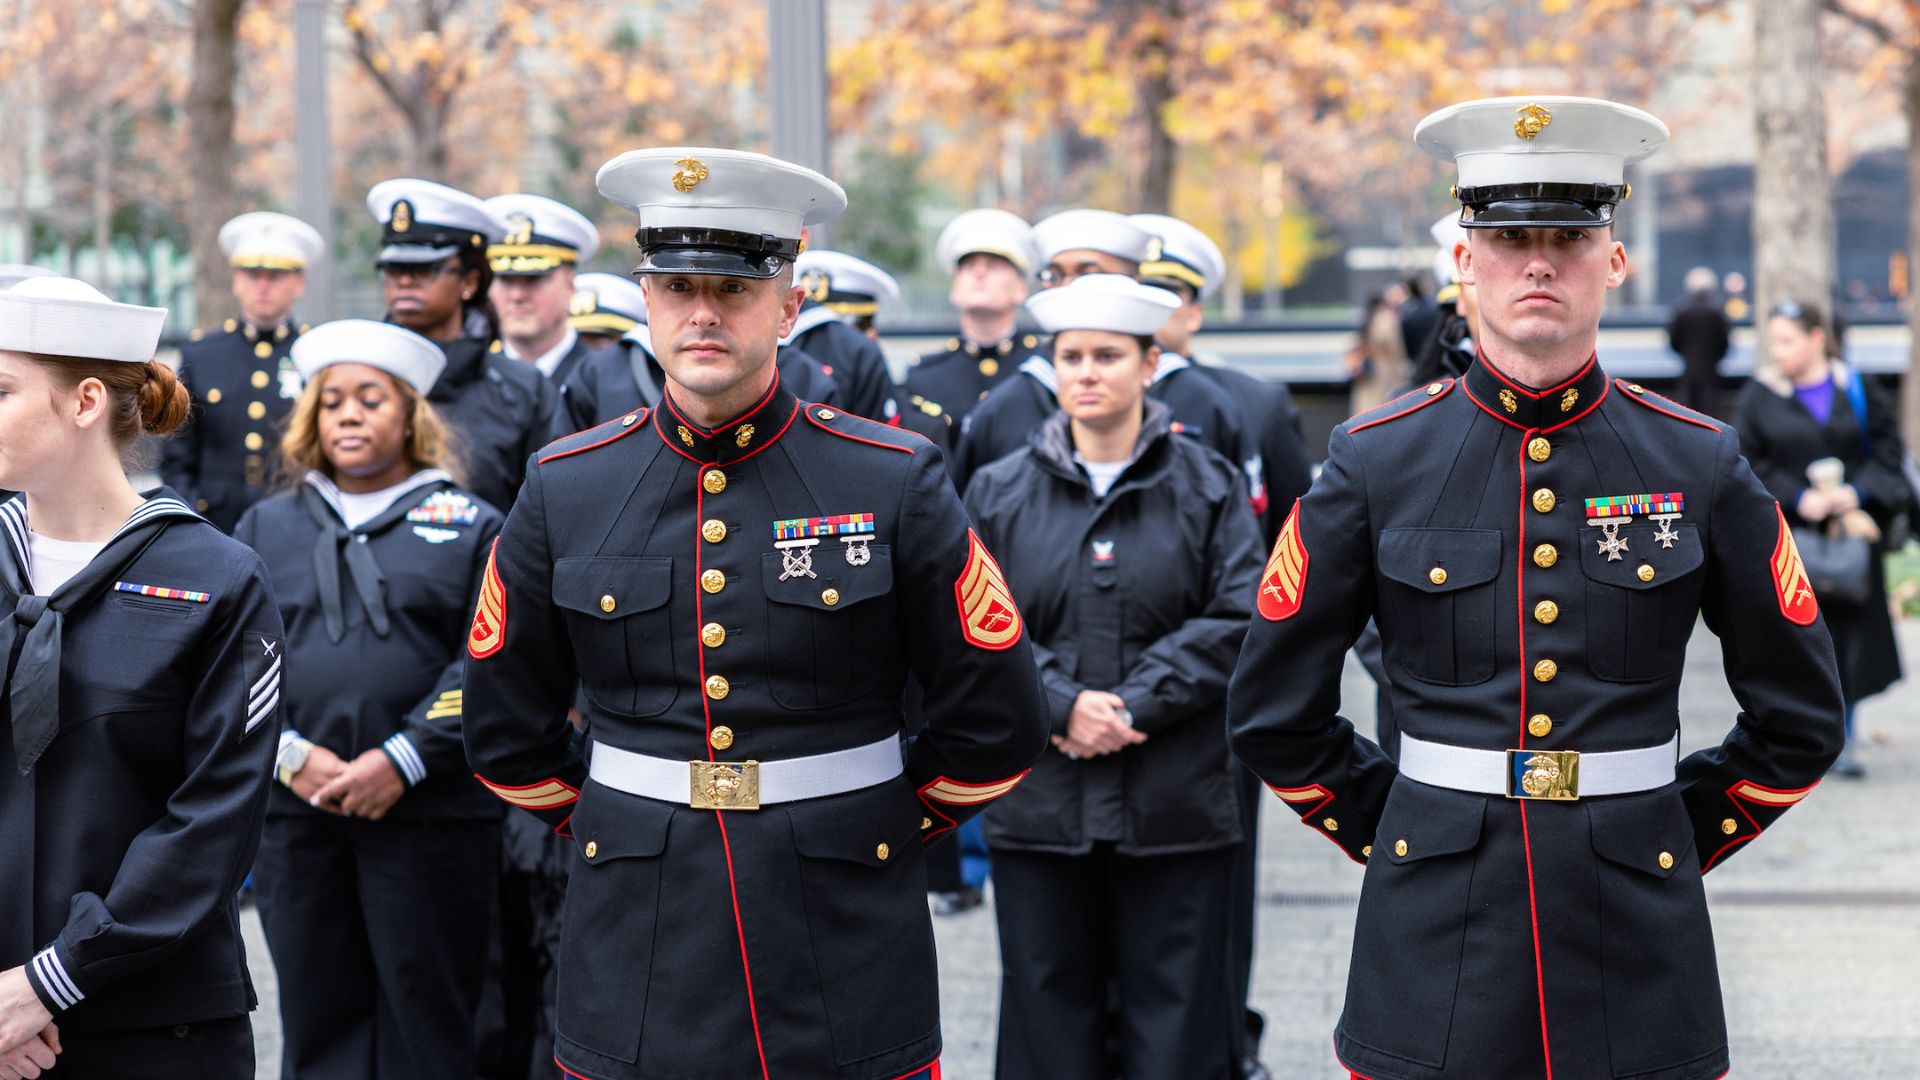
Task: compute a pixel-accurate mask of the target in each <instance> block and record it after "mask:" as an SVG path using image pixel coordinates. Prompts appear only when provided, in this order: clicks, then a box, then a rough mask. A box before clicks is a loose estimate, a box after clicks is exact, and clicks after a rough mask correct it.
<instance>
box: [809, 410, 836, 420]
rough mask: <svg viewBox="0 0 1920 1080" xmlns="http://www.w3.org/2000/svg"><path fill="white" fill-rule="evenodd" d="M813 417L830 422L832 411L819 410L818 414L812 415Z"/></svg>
mask: <svg viewBox="0 0 1920 1080" xmlns="http://www.w3.org/2000/svg"><path fill="white" fill-rule="evenodd" d="M813 415H815V416H817V417H819V418H820V419H822V420H831V419H833V410H832V409H821V410H820V411H819V412H816V413H814V414H813Z"/></svg>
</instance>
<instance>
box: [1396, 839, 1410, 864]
mask: <svg viewBox="0 0 1920 1080" xmlns="http://www.w3.org/2000/svg"><path fill="white" fill-rule="evenodd" d="M1393 853H1394V854H1395V855H1398V856H1400V857H1401V858H1403V859H1404V858H1406V857H1407V842H1406V841H1405V840H1395V841H1394V842H1393Z"/></svg>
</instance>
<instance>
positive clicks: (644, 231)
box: [595, 146, 847, 279]
mask: <svg viewBox="0 0 1920 1080" xmlns="http://www.w3.org/2000/svg"><path fill="white" fill-rule="evenodd" d="M595 180H596V182H597V183H598V184H599V186H600V194H602V195H605V196H606V197H607V198H608V199H611V200H612V201H614V202H616V203H618V204H620V205H621V206H624V207H626V208H627V209H629V210H632V211H633V212H635V213H637V214H639V215H640V228H639V230H638V231H636V232H635V233H634V234H633V239H634V242H635V243H636V244H638V245H639V247H640V265H638V266H636V267H634V268H633V272H634V273H635V274H663V273H665V274H716V275H723V276H726V277H742V278H760V279H766V278H771V277H775V276H777V275H778V274H779V273H780V271H781V270H782V269H784V268H785V267H786V265H787V264H788V263H790V262H792V261H793V259H794V258H795V257H796V256H798V255H799V254H800V252H801V251H803V250H805V248H806V244H805V243H804V241H803V240H802V239H801V230H802V229H803V228H805V227H806V226H809V225H821V224H824V223H826V222H829V221H832V220H834V219H835V218H837V217H839V216H840V215H841V214H843V213H845V212H846V209H847V193H846V192H845V191H842V190H841V189H840V185H839V184H836V183H834V182H833V181H831V180H829V179H827V178H826V177H824V176H821V175H820V174H819V173H817V172H814V171H813V170H812V169H808V168H805V167H803V166H800V165H795V164H793V163H792V162H790V161H781V160H780V159H779V158H772V157H768V156H767V155H765V154H754V153H749V152H747V151H745V150H723V149H719V148H716V147H708V146H658V147H652V148H650V149H646V150H629V151H627V152H626V153H624V154H621V155H620V156H619V157H617V158H614V159H613V160H612V161H609V162H607V163H606V164H605V165H602V166H600V172H599V175H598V176H597V177H596V178H595Z"/></svg>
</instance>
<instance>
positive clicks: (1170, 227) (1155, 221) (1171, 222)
mask: <svg viewBox="0 0 1920 1080" xmlns="http://www.w3.org/2000/svg"><path fill="white" fill-rule="evenodd" d="M1127 220H1128V221H1131V222H1133V223H1134V224H1135V225H1138V226H1140V227H1141V228H1142V229H1145V230H1146V231H1147V232H1149V233H1151V234H1153V235H1154V236H1156V237H1158V238H1159V240H1160V254H1159V255H1158V256H1154V255H1151V254H1150V255H1149V256H1148V258H1147V260H1146V261H1145V262H1142V263H1141V264H1140V277H1141V278H1142V279H1153V278H1158V279H1164V280H1167V281H1177V282H1179V283H1180V284H1182V285H1185V286H1187V287H1189V288H1191V289H1193V290H1194V291H1195V292H1197V293H1199V294H1200V296H1201V298H1202V299H1204V298H1206V297H1210V296H1212V295H1213V294H1214V293H1215V292H1218V291H1219V289H1220V282H1221V281H1223V280H1225V278H1226V276H1227V257H1226V256H1225V255H1222V254H1221V253H1220V245H1218V244H1216V243H1214V242H1213V238H1212V237H1211V236H1208V235H1207V234H1206V233H1203V232H1201V231H1200V230H1199V229H1196V228H1194V227H1193V226H1192V225H1189V224H1187V223H1186V222H1184V221H1181V220H1180V219H1179V218H1176V217H1168V216H1167V215H1165V214H1135V215H1133V216H1132V217H1130V218H1128V219H1127Z"/></svg>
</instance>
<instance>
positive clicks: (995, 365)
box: [980, 357, 1000, 379]
mask: <svg viewBox="0 0 1920 1080" xmlns="http://www.w3.org/2000/svg"><path fill="white" fill-rule="evenodd" d="M980 374H982V375H985V376H986V377H987V378H989V379H991V378H993V377H994V376H995V375H998V374H1000V361H998V360H995V359H992V358H991V357H989V358H988V359H985V360H982V361H980Z"/></svg>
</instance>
